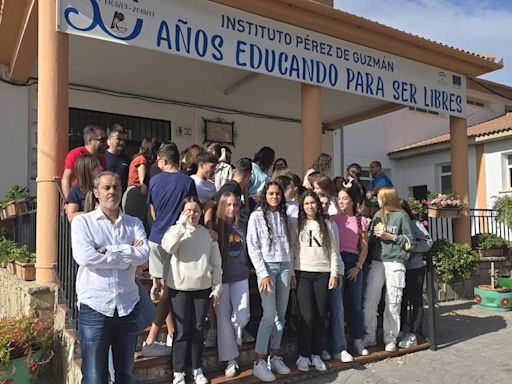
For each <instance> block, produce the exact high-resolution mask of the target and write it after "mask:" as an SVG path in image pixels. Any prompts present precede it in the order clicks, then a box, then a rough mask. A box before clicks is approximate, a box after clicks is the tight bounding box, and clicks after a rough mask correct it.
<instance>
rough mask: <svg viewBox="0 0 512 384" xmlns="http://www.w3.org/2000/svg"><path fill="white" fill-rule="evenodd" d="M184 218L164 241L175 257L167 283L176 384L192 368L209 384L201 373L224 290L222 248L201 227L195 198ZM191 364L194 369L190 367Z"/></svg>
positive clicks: (199, 382) (188, 199) (199, 379)
mask: <svg viewBox="0 0 512 384" xmlns="http://www.w3.org/2000/svg"><path fill="white" fill-rule="evenodd" d="M181 208H182V209H181V210H182V212H181V217H180V218H179V220H178V223H177V224H176V225H173V226H172V227H170V228H169V229H168V230H167V232H166V233H165V235H164V237H163V239H162V248H163V249H165V251H166V252H168V253H169V254H171V259H170V266H169V268H168V272H167V277H166V279H165V282H166V284H167V286H168V287H169V298H170V301H171V308H172V310H173V317H174V319H175V320H176V327H175V335H174V342H173V348H172V366H173V370H174V380H173V384H185V370H186V369H187V368H192V374H193V376H194V381H195V383H196V384H207V383H208V379H207V378H206V377H205V376H204V374H203V372H202V369H201V362H202V355H203V341H204V340H203V339H204V335H203V327H204V322H205V318H206V313H207V312H208V307H209V305H210V303H209V299H210V298H212V300H213V306H214V307H215V306H216V305H217V304H218V302H219V295H220V292H221V289H222V268H221V266H222V259H221V256H220V252H219V246H218V244H217V242H216V241H213V240H212V238H211V237H210V234H209V233H208V230H207V229H206V228H205V227H203V226H202V225H200V224H199V218H200V216H201V204H200V203H199V200H198V199H197V197H195V196H189V197H186V198H185V199H184V200H183V203H182V205H181ZM187 360H188V361H190V363H191V364H192V367H187V366H186V364H187Z"/></svg>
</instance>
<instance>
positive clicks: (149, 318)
mask: <svg viewBox="0 0 512 384" xmlns="http://www.w3.org/2000/svg"><path fill="white" fill-rule="evenodd" d="M135 282H136V283H137V287H138V288H139V297H140V300H139V316H138V319H137V321H138V324H139V325H138V327H139V332H142V331H143V330H145V329H146V328H147V327H149V326H150V325H151V323H152V322H153V320H154V319H155V317H156V306H155V304H154V303H153V302H152V301H151V298H150V297H149V293H148V291H147V290H146V288H144V286H143V285H142V283H141V282H140V280H139V279H135ZM108 371H109V373H110V380H111V381H112V383H115V382H116V380H115V377H116V374H115V369H114V357H113V356H112V347H110V349H109V351H108Z"/></svg>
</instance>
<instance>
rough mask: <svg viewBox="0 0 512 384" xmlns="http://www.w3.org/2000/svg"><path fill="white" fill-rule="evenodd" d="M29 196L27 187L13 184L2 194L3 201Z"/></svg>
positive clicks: (23, 198)
mask: <svg viewBox="0 0 512 384" xmlns="http://www.w3.org/2000/svg"><path fill="white" fill-rule="evenodd" d="M28 197H29V193H28V188H27V187H20V186H19V185H13V186H12V187H11V189H10V190H9V192H7V193H6V194H5V196H4V201H5V202H6V203H9V202H11V201H18V200H26V199H28Z"/></svg>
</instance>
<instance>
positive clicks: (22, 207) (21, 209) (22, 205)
mask: <svg viewBox="0 0 512 384" xmlns="http://www.w3.org/2000/svg"><path fill="white" fill-rule="evenodd" d="M27 212H28V209H27V202H26V201H25V200H20V201H17V202H16V214H17V215H24V214H26V213H27Z"/></svg>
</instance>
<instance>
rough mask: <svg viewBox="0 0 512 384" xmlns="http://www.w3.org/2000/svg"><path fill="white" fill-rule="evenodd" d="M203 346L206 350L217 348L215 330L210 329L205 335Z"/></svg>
mask: <svg viewBox="0 0 512 384" xmlns="http://www.w3.org/2000/svg"><path fill="white" fill-rule="evenodd" d="M204 346H205V347H206V348H211V347H216V346H217V330H216V329H213V328H210V329H209V330H208V333H207V334H206V339H205V341H204Z"/></svg>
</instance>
